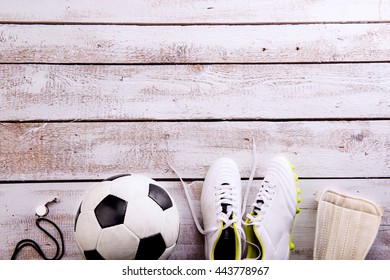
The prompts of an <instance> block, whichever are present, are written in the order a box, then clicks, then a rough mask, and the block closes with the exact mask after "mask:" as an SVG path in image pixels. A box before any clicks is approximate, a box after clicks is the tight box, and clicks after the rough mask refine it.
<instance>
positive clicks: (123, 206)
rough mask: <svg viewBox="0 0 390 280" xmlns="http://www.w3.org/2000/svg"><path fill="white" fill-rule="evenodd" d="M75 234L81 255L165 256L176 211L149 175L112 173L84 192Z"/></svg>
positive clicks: (173, 240)
mask: <svg viewBox="0 0 390 280" xmlns="http://www.w3.org/2000/svg"><path fill="white" fill-rule="evenodd" d="M75 235H76V241H77V244H78V246H79V248H80V251H81V253H82V254H83V256H84V257H85V258H86V259H95V260H96V259H139V260H150V259H168V258H169V256H170V255H171V253H172V251H173V249H174V247H175V245H176V243H177V239H178V236H179V213H178V210H177V207H176V204H175V203H174V201H173V199H172V197H171V196H170V194H169V193H168V192H167V191H166V190H165V189H164V188H162V187H161V186H159V184H158V183H157V182H156V181H154V180H153V179H151V178H148V177H146V176H143V175H137V174H131V175H121V176H116V177H112V178H110V179H107V180H106V181H103V182H99V183H97V184H96V185H95V186H94V187H93V188H92V189H91V190H90V191H89V192H88V193H87V195H86V196H85V197H84V199H83V201H82V202H81V204H80V207H79V210H78V212H77V215H76V222H75Z"/></svg>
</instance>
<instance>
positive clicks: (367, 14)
mask: <svg viewBox="0 0 390 280" xmlns="http://www.w3.org/2000/svg"><path fill="white" fill-rule="evenodd" d="M188 11H191V13H190V14H189V13H188ZM389 19H390V2H389V1H388V0H360V1H354V0H344V1H342V2H340V1H337V0H326V1H307V0H299V1H288V2H286V1H283V0H275V1H256V0H247V1H245V2H242V1H238V0H233V1H223V0H217V1H209V0H207V1H189V0H187V1H173V0H170V1H169V0H168V1H153V0H145V1H142V2H141V3H140V2H139V1H135V0H133V1H126V0H113V1H110V2H106V1H102V0H100V1H96V0H95V1H94V0H84V1H82V2H81V1H77V0H68V1H58V0H57V1H50V0H45V1H35V2H34V3H32V2H31V1H28V0H18V1H12V0H3V1H1V2H0V22H49V23H52V22H54V23H75V22H79V23H83V22H85V23H129V24H160V23H170V24H172V23H174V24H188V23H189V24H194V23H290V22H351V21H352V22H356V21H363V22H369V21H385V20H387V21H388V20H389Z"/></svg>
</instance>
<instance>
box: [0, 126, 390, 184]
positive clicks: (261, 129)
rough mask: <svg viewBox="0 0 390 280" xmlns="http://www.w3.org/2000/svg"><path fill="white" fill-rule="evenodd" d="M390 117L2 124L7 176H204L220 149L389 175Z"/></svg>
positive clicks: (345, 172)
mask: <svg viewBox="0 0 390 280" xmlns="http://www.w3.org/2000/svg"><path fill="white" fill-rule="evenodd" d="M389 125H390V122H389V121H353V122H349V121H343V122H316V121H315V122H130V123H128V122H118V123H115V122H109V123H105V122H103V123H100V122H97V123H3V124H0V161H1V165H0V173H1V174H2V175H1V180H3V181H7V180H16V181H20V180H73V179H102V178H105V177H107V176H110V175H112V174H117V173H129V172H130V173H134V172H136V173H145V174H147V175H149V176H151V177H157V178H176V176H175V175H174V173H173V172H172V171H171V170H170V169H169V166H168V162H170V163H171V164H172V165H173V166H176V168H177V170H178V171H179V172H180V174H181V175H182V176H183V177H186V178H201V177H203V176H204V175H205V173H206V171H207V169H208V166H209V165H210V164H211V163H212V162H213V161H214V160H216V159H217V158H218V157H221V156H228V157H231V158H233V159H234V160H236V161H237V163H238V165H239V166H240V170H242V175H243V176H244V177H248V176H249V172H250V169H251V166H252V158H251V155H252V153H251V149H252V148H251V145H252V144H251V140H252V139H254V140H255V142H256V145H257V147H259V148H258V154H259V168H258V171H257V176H262V175H263V171H264V167H265V165H266V163H267V162H268V161H269V160H270V158H271V157H272V156H274V155H275V154H277V153H282V154H284V155H286V156H287V157H288V158H289V159H290V160H291V161H292V162H293V163H295V164H296V165H297V166H299V168H298V171H297V172H298V174H299V175H300V176H301V177H343V178H345V177H388V176H389V171H390V130H389V129H388V128H389Z"/></svg>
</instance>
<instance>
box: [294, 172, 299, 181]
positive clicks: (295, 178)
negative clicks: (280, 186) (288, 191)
mask: <svg viewBox="0 0 390 280" xmlns="http://www.w3.org/2000/svg"><path fill="white" fill-rule="evenodd" d="M294 181H295V182H298V175H297V174H296V173H294Z"/></svg>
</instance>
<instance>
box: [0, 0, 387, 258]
mask: <svg viewBox="0 0 390 280" xmlns="http://www.w3.org/2000/svg"><path fill="white" fill-rule="evenodd" d="M251 139H254V140H255V141H256V144H257V147H258V158H259V165H258V168H257V172H256V180H255V182H254V185H253V189H252V195H253V194H254V193H255V192H256V189H257V187H258V186H259V184H260V181H261V178H262V177H263V176H264V170H265V167H266V165H267V162H268V161H269V160H270V159H271V158H272V156H274V155H275V154H277V153H282V154H284V155H286V156H287V157H288V158H289V160H290V161H291V162H292V163H294V165H295V166H296V172H297V173H298V175H299V176H300V180H299V186H300V188H301V190H302V194H301V196H302V203H301V209H302V211H301V214H300V215H298V217H297V219H296V223H295V226H294V229H293V240H294V243H295V250H294V251H293V252H292V254H291V259H312V257H313V244H314V230H315V222H316V203H315V202H314V194H315V192H316V191H318V190H323V189H325V188H332V189H336V190H339V191H341V192H344V193H349V194H352V195H355V196H361V197H364V198H367V199H371V200H373V201H374V202H376V203H378V204H380V205H383V206H384V207H385V215H384V217H383V219H382V224H381V227H380V230H379V234H378V236H377V238H376V240H375V242H374V245H373V247H372V249H371V251H370V252H369V254H368V256H367V258H368V259H390V0H358V1H356V0H344V1H336V0H323V1H307V0H295V1H284V0H283V1H282V0H275V1H257V0H247V1H238V0H231V1H225V0H216V1H209V0H205V1H195V0H186V1H173V0H166V1H158V0H154V1H152V0H144V1H132V0H113V1H102V0H84V1H79V0H68V1H61V0H57V1H53V0H41V1H29V0H19V1H14V0H3V1H0V259H9V258H10V257H11V254H12V251H13V249H14V246H15V245H16V243H17V242H18V241H19V240H20V239H22V238H32V239H35V240H37V241H38V242H39V243H40V244H42V245H43V247H44V250H48V252H53V250H54V248H53V245H52V244H51V243H50V242H49V241H48V240H47V239H46V238H45V237H44V236H43V235H42V234H41V233H40V232H39V231H38V230H37V229H36V228H35V224H34V220H35V217H34V209H35V207H36V206H37V205H39V204H41V203H42V202H45V201H46V200H47V199H49V198H52V197H58V198H59V199H60V200H61V202H60V203H58V204H55V205H53V206H52V207H51V210H50V216H49V217H51V218H52V219H53V220H55V221H56V222H58V224H59V226H60V227H61V228H62V229H63V231H64V235H65V244H66V252H65V256H64V258H65V259H81V254H80V253H79V252H78V248H77V245H76V242H75V236H74V233H73V226H74V218H75V214H76V211H77V208H78V205H79V204H80V201H81V200H82V198H83V196H84V195H85V193H86V192H87V191H88V190H89V189H90V187H91V185H92V184H93V183H94V182H96V181H100V180H103V179H105V178H107V177H109V176H112V175H115V174H119V173H143V174H146V175H148V176H150V177H152V178H155V179H156V180H160V181H162V184H163V185H164V186H165V187H166V188H167V189H168V191H170V193H171V194H172V196H173V197H174V199H175V200H176V202H177V204H178V206H179V209H180V222H181V231H180V237H179V243H178V245H177V247H176V248H175V250H174V252H173V254H172V256H171V258H172V259H202V258H203V237H202V236H201V235H200V234H199V233H198V232H197V230H196V227H195V226H194V223H193V220H192V217H191V215H190V212H189V209H188V205H187V202H186V200H185V196H184V192H183V190H182V188H181V185H180V183H179V181H178V179H177V177H176V175H175V174H174V173H173V172H172V170H170V169H169V166H168V162H170V163H171V164H172V165H173V166H175V168H176V169H177V170H178V171H179V172H180V174H181V175H182V176H183V177H184V178H185V179H186V181H187V182H188V183H191V187H192V188H191V190H192V193H193V196H194V199H195V202H196V203H195V204H196V206H197V207H199V203H198V199H199V195H200V192H201V187H202V180H203V178H204V176H205V174H206V172H207V169H208V167H209V165H210V164H211V163H212V162H213V161H214V160H215V159H217V158H218V157H220V156H228V157H231V158H233V159H234V160H236V161H237V163H238V165H239V167H240V170H241V176H242V178H243V184H245V183H246V181H245V180H246V179H247V178H248V177H249V173H250V169H251V167H252V165H251V164H252V158H251ZM20 257H21V258H25V259H31V258H33V259H37V258H39V257H38V255H37V254H35V253H34V252H33V251H31V250H29V249H26V250H25V251H24V252H23V253H22V254H21V255H20Z"/></svg>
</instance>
